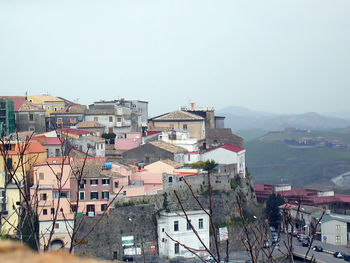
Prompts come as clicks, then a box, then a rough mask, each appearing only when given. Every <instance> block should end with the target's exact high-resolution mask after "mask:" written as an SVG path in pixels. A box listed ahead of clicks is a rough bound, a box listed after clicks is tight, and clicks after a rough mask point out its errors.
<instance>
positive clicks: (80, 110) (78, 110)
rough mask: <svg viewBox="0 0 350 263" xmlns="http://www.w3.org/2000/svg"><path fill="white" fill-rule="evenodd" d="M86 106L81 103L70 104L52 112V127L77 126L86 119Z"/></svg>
mask: <svg viewBox="0 0 350 263" xmlns="http://www.w3.org/2000/svg"><path fill="white" fill-rule="evenodd" d="M85 110H86V106H85V105H80V104H73V105H68V106H66V107H65V108H64V109H60V110H58V111H56V112H52V113H51V114H50V127H52V128H57V129H62V128H70V127H72V126H76V125H77V124H79V123H81V122H83V121H84V114H85Z"/></svg>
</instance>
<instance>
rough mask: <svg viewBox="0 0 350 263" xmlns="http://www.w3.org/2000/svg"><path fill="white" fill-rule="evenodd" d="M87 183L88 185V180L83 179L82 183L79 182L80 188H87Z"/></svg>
mask: <svg viewBox="0 0 350 263" xmlns="http://www.w3.org/2000/svg"><path fill="white" fill-rule="evenodd" d="M85 185H86V180H85V179H84V180H81V181H80V184H79V189H85Z"/></svg>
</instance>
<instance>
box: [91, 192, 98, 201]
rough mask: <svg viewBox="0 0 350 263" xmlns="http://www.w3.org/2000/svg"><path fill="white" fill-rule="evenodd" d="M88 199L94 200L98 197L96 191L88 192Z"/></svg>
mask: <svg viewBox="0 0 350 263" xmlns="http://www.w3.org/2000/svg"><path fill="white" fill-rule="evenodd" d="M90 199H91V200H96V199H98V192H91V193H90Z"/></svg>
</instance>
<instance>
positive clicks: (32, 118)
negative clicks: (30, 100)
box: [28, 113, 34, 121]
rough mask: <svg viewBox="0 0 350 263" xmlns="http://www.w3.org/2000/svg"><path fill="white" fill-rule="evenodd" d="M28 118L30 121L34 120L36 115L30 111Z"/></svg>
mask: <svg viewBox="0 0 350 263" xmlns="http://www.w3.org/2000/svg"><path fill="white" fill-rule="evenodd" d="M28 118H29V121H34V115H33V114H31V113H29V116H28Z"/></svg>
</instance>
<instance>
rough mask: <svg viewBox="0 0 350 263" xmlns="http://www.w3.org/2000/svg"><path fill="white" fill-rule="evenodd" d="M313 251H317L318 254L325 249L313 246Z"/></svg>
mask: <svg viewBox="0 0 350 263" xmlns="http://www.w3.org/2000/svg"><path fill="white" fill-rule="evenodd" d="M312 250H314V251H317V252H322V251H323V248H322V247H321V246H313V248H312Z"/></svg>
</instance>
